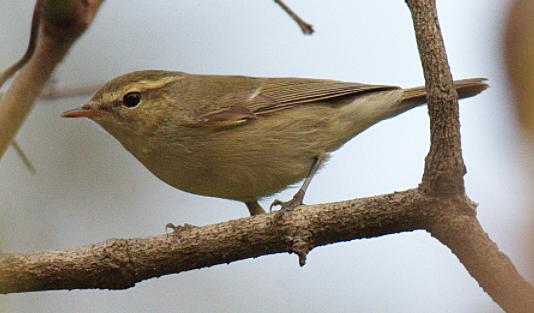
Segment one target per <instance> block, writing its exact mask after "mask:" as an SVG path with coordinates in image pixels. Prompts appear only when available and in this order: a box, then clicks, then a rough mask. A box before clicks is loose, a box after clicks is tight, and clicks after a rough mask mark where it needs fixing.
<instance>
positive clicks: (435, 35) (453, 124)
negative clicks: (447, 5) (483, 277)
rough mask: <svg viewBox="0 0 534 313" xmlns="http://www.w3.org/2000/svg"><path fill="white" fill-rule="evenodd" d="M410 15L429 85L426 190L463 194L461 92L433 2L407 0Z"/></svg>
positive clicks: (426, 80)
mask: <svg viewBox="0 0 534 313" xmlns="http://www.w3.org/2000/svg"><path fill="white" fill-rule="evenodd" d="M406 4H407V5H408V7H409V9H410V11H411V13H412V19H413V24H414V29H415V37H416V39H417V47H418V49H419V56H420V58H421V63H422V66H423V72H424V76H425V82H426V90H427V99H428V115H429V116H430V142H431V144H430V151H429V152H428V155H427V156H426V159H425V172H424V174H423V179H422V187H423V189H424V190H425V191H426V192H428V193H431V194H436V195H442V196H447V195H453V194H463V193H464V192H465V187H464V180H463V176H464V175H465V173H466V169H465V165H464V161H463V158H462V147H461V141H460V120H459V116H460V114H459V106H458V93H457V92H456V90H455V89H454V86H453V83H452V74H451V71H450V67H449V63H448V60H447V53H446V52H445V46H444V43H443V37H442V35H441V28H440V26H439V21H438V14H437V11H436V4H435V1H434V0H406Z"/></svg>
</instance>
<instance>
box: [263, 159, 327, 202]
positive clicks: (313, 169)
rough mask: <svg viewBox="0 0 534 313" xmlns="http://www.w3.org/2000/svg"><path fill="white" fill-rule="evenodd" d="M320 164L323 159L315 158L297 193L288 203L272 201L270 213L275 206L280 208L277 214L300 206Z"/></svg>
mask: <svg viewBox="0 0 534 313" xmlns="http://www.w3.org/2000/svg"><path fill="white" fill-rule="evenodd" d="M322 163H323V159H322V158H320V157H316V158H315V161H314V162H313V165H312V167H311V169H310V172H309V173H308V176H306V179H305V180H304V183H303V184H302V186H301V187H300V189H299V191H297V193H296V194H295V195H294V196H293V198H292V199H291V200H289V201H286V202H282V201H280V200H274V201H273V203H272V204H271V207H270V211H272V209H273V206H275V205H280V206H281V208H280V211H279V212H283V211H287V210H291V209H293V208H295V207H297V206H299V205H301V204H302V200H303V199H304V194H305V193H306V189H308V186H309V185H310V182H311V180H312V178H313V176H315V173H317V170H318V169H319V167H320V166H321V164H322Z"/></svg>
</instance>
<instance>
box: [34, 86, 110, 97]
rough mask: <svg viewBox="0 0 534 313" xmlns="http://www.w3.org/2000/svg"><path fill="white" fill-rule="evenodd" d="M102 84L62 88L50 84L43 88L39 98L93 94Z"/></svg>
mask: <svg viewBox="0 0 534 313" xmlns="http://www.w3.org/2000/svg"><path fill="white" fill-rule="evenodd" d="M102 85H103V84H93V85H86V86H79V87H61V88H56V87H54V86H50V85H48V86H46V87H45V88H44V89H43V91H42V92H41V95H40V96H39V98H40V99H47V100H50V99H58V98H63V97H75V96H81V95H87V94H93V93H95V92H96V91H97V90H98V89H99V88H100V87H102Z"/></svg>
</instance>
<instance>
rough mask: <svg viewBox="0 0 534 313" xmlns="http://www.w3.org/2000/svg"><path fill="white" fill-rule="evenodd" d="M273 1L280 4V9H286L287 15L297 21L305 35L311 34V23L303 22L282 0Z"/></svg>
mask: <svg viewBox="0 0 534 313" xmlns="http://www.w3.org/2000/svg"><path fill="white" fill-rule="evenodd" d="M274 2H276V3H278V5H279V6H281V7H282V9H284V11H286V13H287V14H289V16H291V18H292V19H293V20H294V21H295V22H297V24H298V25H299V26H300V29H302V32H303V33H304V34H305V35H311V34H312V33H313V32H314V30H313V25H312V24H309V23H306V22H304V21H303V20H302V19H301V18H300V17H299V16H298V15H297V14H295V12H293V11H292V10H291V9H290V8H289V7H288V6H287V5H286V4H285V3H283V2H282V0H274Z"/></svg>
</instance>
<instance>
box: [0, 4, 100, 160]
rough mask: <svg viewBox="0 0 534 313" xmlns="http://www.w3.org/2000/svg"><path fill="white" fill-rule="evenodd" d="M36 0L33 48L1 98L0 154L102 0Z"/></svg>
mask: <svg viewBox="0 0 534 313" xmlns="http://www.w3.org/2000/svg"><path fill="white" fill-rule="evenodd" d="M39 1H44V2H42V10H41V14H40V19H39V25H40V26H39V33H38V36H37V45H36V47H35V52H34V53H33V56H31V58H30V59H29V61H28V63H27V64H26V65H25V66H24V67H23V68H22V69H21V70H20V71H19V73H18V75H17V76H16V77H15V79H14V80H13V82H12V83H11V85H10V88H9V89H8V90H7V91H6V92H5V94H4V95H3V96H2V98H1V99H0V127H1V129H0V156H1V155H3V154H4V151H5V149H6V148H7V146H8V145H9V144H10V142H11V141H12V140H13V138H14V136H15V134H16V133H17V131H18V130H19V128H20V127H21V125H22V123H23V122H24V120H25V119H26V117H27V115H28V114H29V112H30V111H31V109H32V107H33V105H34V103H35V100H36V99H37V97H38V96H39V94H40V93H41V90H42V89H43V88H44V86H45V85H46V82H47V81H48V79H49V78H50V76H51V75H52V72H53V70H54V68H55V67H56V65H57V64H58V63H59V62H60V61H61V60H62V59H63V57H64V56H65V54H66V53H67V51H68V50H69V49H70V47H71V46H72V44H73V43H74V42H75V41H76V39H77V38H79V36H80V35H81V34H82V33H83V32H84V31H85V30H86V29H87V27H89V25H90V24H91V22H92V21H93V19H94V17H95V15H96V13H97V11H98V8H99V7H100V5H101V4H102V2H103V0H39ZM34 20H35V18H34ZM33 29H34V27H32V30H33Z"/></svg>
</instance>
